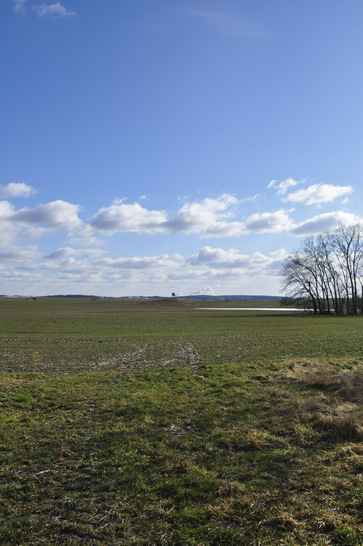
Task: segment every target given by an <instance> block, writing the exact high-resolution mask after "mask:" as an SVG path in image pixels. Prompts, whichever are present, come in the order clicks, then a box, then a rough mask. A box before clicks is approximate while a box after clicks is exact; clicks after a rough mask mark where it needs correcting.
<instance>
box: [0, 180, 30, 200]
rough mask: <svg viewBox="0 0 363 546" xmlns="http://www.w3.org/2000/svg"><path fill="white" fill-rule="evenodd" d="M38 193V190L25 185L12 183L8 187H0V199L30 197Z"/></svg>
mask: <svg viewBox="0 0 363 546" xmlns="http://www.w3.org/2000/svg"><path fill="white" fill-rule="evenodd" d="M35 193H37V190H35V189H34V188H32V187H31V186H28V185H27V184H24V183H16V182H11V183H10V184H8V185H7V186H0V199H10V198H11V197H29V196H30V195H32V194H35Z"/></svg>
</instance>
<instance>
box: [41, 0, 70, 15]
mask: <svg viewBox="0 0 363 546" xmlns="http://www.w3.org/2000/svg"><path fill="white" fill-rule="evenodd" d="M34 9H35V11H36V12H37V14H38V15H39V17H70V16H71V15H76V12H75V11H71V10H68V9H67V8H66V7H65V6H63V4H62V2H55V3H54V4H39V5H38V6H34Z"/></svg>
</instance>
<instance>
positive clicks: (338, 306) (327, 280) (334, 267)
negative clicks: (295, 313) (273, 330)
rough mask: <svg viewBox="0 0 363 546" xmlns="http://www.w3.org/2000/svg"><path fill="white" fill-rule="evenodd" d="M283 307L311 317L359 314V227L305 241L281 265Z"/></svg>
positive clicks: (362, 294) (362, 290)
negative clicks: (310, 313) (303, 309)
mask: <svg viewBox="0 0 363 546" xmlns="http://www.w3.org/2000/svg"><path fill="white" fill-rule="evenodd" d="M281 275H282V288H283V291H284V293H285V294H286V297H285V298H284V300H283V301H284V303H285V304H287V305H291V304H293V305H294V306H297V307H312V308H313V310H314V313H316V314H323V313H331V312H335V313H336V314H337V315H341V314H344V313H346V314H353V315H356V314H360V313H362V314H363V226H362V225H361V224H355V225H353V226H349V227H345V226H340V227H338V228H337V229H336V230H334V231H333V232H331V233H325V234H323V235H318V236H316V237H308V238H307V239H305V240H304V242H303V244H302V249H301V251H300V252H295V253H294V254H292V255H291V256H289V257H288V258H287V259H286V260H285V261H284V263H283V266H282V270H281Z"/></svg>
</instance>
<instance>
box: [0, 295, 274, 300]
mask: <svg viewBox="0 0 363 546" xmlns="http://www.w3.org/2000/svg"><path fill="white" fill-rule="evenodd" d="M0 297H6V296H0ZM18 297H21V296H18ZM45 297H47V298H92V299H143V300H161V299H165V296H118V297H115V298H112V297H104V298H103V297H102V296H95V295H89V294H88V295H86V294H57V295H52V296H45ZM170 299H171V298H170ZM175 299H182V300H188V301H280V300H281V299H282V297H281V296H263V295H262V296H259V295H252V296H250V295H235V294H230V295H222V296H209V295H208V296H207V295H203V294H194V295H190V296H175Z"/></svg>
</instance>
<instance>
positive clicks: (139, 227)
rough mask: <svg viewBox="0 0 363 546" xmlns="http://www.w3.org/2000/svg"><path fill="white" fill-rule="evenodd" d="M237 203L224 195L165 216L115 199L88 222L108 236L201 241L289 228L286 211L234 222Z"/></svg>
mask: <svg viewBox="0 0 363 546" xmlns="http://www.w3.org/2000/svg"><path fill="white" fill-rule="evenodd" d="M239 203H240V201H239V200H238V199H237V198H236V197H235V196H234V195H230V194H223V195H221V196H220V197H217V198H215V199H210V198H206V199H203V200H202V201H200V202H197V201H194V202H192V203H185V204H184V205H183V206H182V207H181V208H180V210H179V211H178V212H176V213H175V214H174V215H171V216H170V217H168V215H167V213H166V212H165V211H156V210H148V209H146V208H144V207H142V206H141V205H140V204H138V203H133V204H126V203H124V202H123V200H116V201H115V202H114V203H113V204H112V205H111V206H110V207H103V208H102V209H100V210H99V211H98V212H97V213H96V215H95V216H94V217H93V218H92V219H91V225H92V226H93V227H95V228H97V229H98V230H100V231H104V232H109V233H115V232H137V233H149V234H155V233H160V234H172V233H187V234H192V233H194V234H197V235H199V236H200V237H202V238H211V237H238V236H241V235H246V234H248V233H251V232H255V233H280V232H282V231H286V230H288V229H289V228H290V227H291V225H292V221H291V219H290V217H289V215H288V211H285V210H278V211H275V212H264V213H256V214H253V215H251V216H249V217H248V218H247V220H246V221H245V222H241V221H236V220H233V218H234V217H235V216H236V213H237V205H238V204H239Z"/></svg>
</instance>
